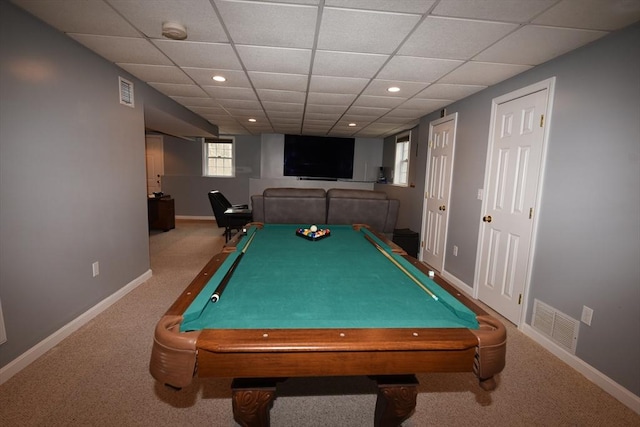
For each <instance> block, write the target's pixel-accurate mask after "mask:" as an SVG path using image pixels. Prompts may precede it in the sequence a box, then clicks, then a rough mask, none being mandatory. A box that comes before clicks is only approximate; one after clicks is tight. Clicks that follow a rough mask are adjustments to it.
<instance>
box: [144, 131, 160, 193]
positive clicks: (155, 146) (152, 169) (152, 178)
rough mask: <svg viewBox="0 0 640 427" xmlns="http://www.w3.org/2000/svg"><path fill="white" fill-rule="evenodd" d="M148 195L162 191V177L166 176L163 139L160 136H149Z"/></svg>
mask: <svg viewBox="0 0 640 427" xmlns="http://www.w3.org/2000/svg"><path fill="white" fill-rule="evenodd" d="M145 142H146V155H147V194H152V193H156V192H160V191H162V182H161V179H162V175H164V151H163V145H162V137H161V136H159V135H147V136H146V138H145Z"/></svg>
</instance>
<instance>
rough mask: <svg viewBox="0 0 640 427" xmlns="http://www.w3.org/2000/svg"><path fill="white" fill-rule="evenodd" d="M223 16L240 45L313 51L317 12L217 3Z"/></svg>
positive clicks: (293, 7) (312, 8) (294, 7)
mask: <svg viewBox="0 0 640 427" xmlns="http://www.w3.org/2000/svg"><path fill="white" fill-rule="evenodd" d="M215 4H216V5H217V6H218V10H219V11H220V15H221V16H222V19H223V20H224V22H225V24H226V26H227V29H228V30H229V33H230V34H231V37H232V38H233V40H234V41H235V42H236V43H238V44H247V45H262V46H280V47H298V48H311V47H312V46H313V41H314V36H315V28H316V19H317V15H318V8H317V7H316V6H305V5H296V4H292V5H285V4H275V3H265V2H254V1H226V0H216V1H215Z"/></svg>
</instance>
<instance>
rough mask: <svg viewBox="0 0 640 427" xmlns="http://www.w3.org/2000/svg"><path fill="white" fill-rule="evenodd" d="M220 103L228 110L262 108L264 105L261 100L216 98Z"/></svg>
mask: <svg viewBox="0 0 640 427" xmlns="http://www.w3.org/2000/svg"><path fill="white" fill-rule="evenodd" d="M216 101H218V103H219V104H220V105H221V106H223V107H224V108H225V109H226V110H229V109H236V110H244V111H246V110H260V109H261V108H262V107H261V105H260V102H258V101H252V100H250V99H237V98H236V99H216Z"/></svg>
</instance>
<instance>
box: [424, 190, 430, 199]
mask: <svg viewBox="0 0 640 427" xmlns="http://www.w3.org/2000/svg"><path fill="white" fill-rule="evenodd" d="M424 198H425V199H428V198H429V192H428V191H425V192H424Z"/></svg>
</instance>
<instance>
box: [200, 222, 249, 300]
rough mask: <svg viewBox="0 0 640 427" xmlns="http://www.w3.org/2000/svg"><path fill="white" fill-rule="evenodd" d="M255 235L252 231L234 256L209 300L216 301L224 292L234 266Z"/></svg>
mask: <svg viewBox="0 0 640 427" xmlns="http://www.w3.org/2000/svg"><path fill="white" fill-rule="evenodd" d="M255 236H256V233H255V232H254V233H253V234H252V235H251V238H250V239H249V241H248V242H247V244H246V245H244V248H242V252H240V255H238V258H236V260H235V261H233V264H231V268H229V270H228V271H227V274H225V275H224V277H223V278H222V280H221V281H220V284H219V285H218V287H217V288H216V290H215V291H213V295H211V302H218V300H219V299H220V296H221V295H222V292H224V290H225V288H226V287H227V284H228V283H229V280H231V276H233V272H234V271H235V270H236V267H237V266H238V264H240V260H241V259H242V256H243V255H244V253H245V252H246V251H247V248H248V247H249V245H250V244H251V241H252V240H253V238H254V237H255Z"/></svg>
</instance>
